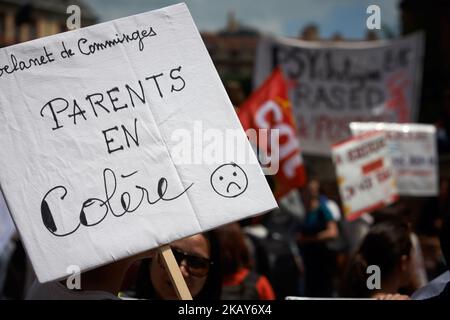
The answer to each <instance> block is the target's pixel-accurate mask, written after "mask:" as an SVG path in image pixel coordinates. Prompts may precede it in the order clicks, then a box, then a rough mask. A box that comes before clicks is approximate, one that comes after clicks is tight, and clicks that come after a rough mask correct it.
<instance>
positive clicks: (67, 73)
mask: <svg viewBox="0 0 450 320" xmlns="http://www.w3.org/2000/svg"><path fill="white" fill-rule="evenodd" d="M199 126H200V127H202V128H203V130H204V131H198V130H197V129H198V127H199ZM192 132H195V133H197V132H200V133H202V132H204V135H205V136H206V133H207V132H209V133H211V132H212V133H213V136H214V137H215V138H216V140H217V141H216V142H217V143H215V144H211V142H210V141H207V142H208V143H205V145H201V147H200V148H198V147H197V144H196V142H198V140H199V139H200V140H202V139H203V136H202V135H200V137H198V136H194V137H192V136H191V134H192ZM229 132H231V133H232V134H229V135H225V136H221V135H223V134H225V133H226V134H228V133H229ZM210 136H211V134H210ZM220 138H223V139H224V140H223V141H222V140H221V139H220ZM219 140H220V141H219ZM200 142H203V141H200ZM219 142H222V143H219ZM0 145H1V146H2V152H3V153H2V156H1V157H0V183H1V188H2V190H3V192H4V195H5V199H6V201H7V203H8V207H9V209H10V211H11V214H12V216H13V219H14V220H15V223H16V226H17V229H18V231H19V233H20V236H21V237H22V239H23V242H24V244H25V248H26V250H27V253H28V254H29V256H30V258H31V261H32V264H33V267H34V269H35V271H36V273H37V276H38V279H39V281H40V282H47V281H51V280H54V279H61V278H64V277H66V276H67V273H66V269H67V267H68V266H71V265H77V266H80V268H81V270H82V271H84V270H88V269H92V268H95V267H97V266H100V265H103V264H107V263H109V262H112V261H116V260H119V259H121V258H124V257H128V256H130V255H133V254H137V253H140V252H143V251H146V250H148V249H150V248H155V247H158V246H161V245H163V244H167V243H170V242H171V241H173V240H177V239H179V238H182V237H186V236H189V235H192V234H196V233H199V232H203V231H206V230H209V229H212V228H215V227H217V226H219V225H222V224H226V223H229V222H231V221H235V220H239V219H242V218H245V217H249V216H252V215H256V214H260V213H264V212H266V211H268V210H271V209H273V208H275V207H276V206H277V204H276V202H275V199H274V198H273V195H272V193H271V191H270V188H269V186H268V184H267V182H266V179H265V178H264V175H263V174H262V170H261V167H260V166H259V164H258V161H257V159H256V157H255V155H254V153H253V151H252V150H251V146H250V144H249V143H248V140H247V137H246V135H245V132H244V131H243V130H242V126H241V125H240V123H239V120H238V118H237V116H236V113H235V111H234V109H233V107H232V105H231V103H230V100H229V98H228V96H227V94H226V91H225V89H224V87H223V85H222V83H221V80H220V78H219V76H218V74H217V72H216V70H215V68H214V65H213V63H212V61H211V59H210V57H209V55H208V52H207V50H206V48H205V46H204V44H203V42H202V40H201V37H200V34H199V32H198V30H197V28H196V26H195V24H194V22H193V20H192V17H191V15H190V13H189V11H188V9H187V7H186V5H184V4H179V5H175V6H171V7H167V8H163V9H160V10H156V11H152V12H148V13H144V14H140V15H136V16H131V17H128V18H123V19H119V20H115V21H111V22H107V23H102V24H99V25H96V26H92V27H88V28H84V29H80V30H75V31H70V32H67V33H63V34H58V35H55V36H51V37H47V38H43V39H38V40H34V41H31V42H28V43H23V44H19V45H15V46H12V47H8V48H3V49H1V50H0ZM217 146H223V147H224V148H225V146H226V148H225V150H218V149H217V148H218V147H217ZM244 149H246V150H244ZM247 149H248V152H247ZM203 151H205V152H206V151H208V152H209V153H208V154H207V155H206V156H207V158H208V159H204V157H205V155H202V152H203ZM210 151H213V152H212V153H214V155H216V157H215V158H214V157H210V155H211V152H210ZM180 152H181V153H183V152H184V153H186V154H188V155H189V154H190V155H193V156H195V159H194V160H193V161H192V162H189V161H181V160H183V159H184V160H186V159H188V160H189V159H190V157H188V156H184V157H183V156H182V155H181V156H180ZM217 154H219V155H221V157H219V156H217ZM242 154H244V155H246V158H244V157H242V156H240V155H242ZM212 158H214V159H212ZM211 159H212V160H216V161H212V160H211ZM206 160H207V161H206Z"/></svg>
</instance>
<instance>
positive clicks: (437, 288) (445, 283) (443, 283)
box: [411, 215, 450, 301]
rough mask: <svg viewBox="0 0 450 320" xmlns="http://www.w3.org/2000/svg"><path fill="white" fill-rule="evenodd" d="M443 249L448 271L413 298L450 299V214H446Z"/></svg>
mask: <svg viewBox="0 0 450 320" xmlns="http://www.w3.org/2000/svg"><path fill="white" fill-rule="evenodd" d="M440 243H441V251H442V254H443V255H444V258H445V261H446V263H447V271H445V272H444V273H443V274H441V275H440V276H438V277H437V278H435V279H434V280H432V281H431V282H430V283H429V284H427V285H426V286H424V287H423V288H421V289H419V290H417V291H416V292H414V294H413V295H412V296H411V298H412V299H413V300H425V299H434V300H439V299H442V300H447V301H450V215H447V216H445V218H444V221H443V225H442V229H441V234H440Z"/></svg>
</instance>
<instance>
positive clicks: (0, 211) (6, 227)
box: [0, 192, 16, 255]
mask: <svg viewBox="0 0 450 320" xmlns="http://www.w3.org/2000/svg"><path fill="white" fill-rule="evenodd" d="M15 231H16V228H15V227H14V223H13V222H12V220H11V216H10V215H9V211H8V208H7V207H6V203H5V199H4V198H3V193H2V192H0V255H1V254H2V252H3V249H4V248H5V246H6V245H7V244H8V242H9V241H10V240H11V237H12V236H13V234H14V232H15Z"/></svg>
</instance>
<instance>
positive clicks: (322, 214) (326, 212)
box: [297, 182, 339, 297]
mask: <svg viewBox="0 0 450 320" xmlns="http://www.w3.org/2000/svg"><path fill="white" fill-rule="evenodd" d="M302 196H303V203H304V206H305V209H306V216H305V219H304V221H303V223H302V224H301V226H300V228H299V233H298V238H297V242H298V245H299V248H300V253H301V255H302V257H303V261H304V266H305V295H306V296H307V297H331V296H333V289H334V286H333V274H334V271H335V269H336V254H335V252H333V251H332V250H330V248H329V247H328V245H327V243H328V242H329V241H333V240H335V239H337V237H338V236H339V230H338V226H337V223H336V220H335V219H334V218H333V214H332V213H331V211H330V209H329V207H328V206H327V204H326V203H325V202H324V201H320V196H319V193H318V186H317V188H315V183H314V182H313V184H312V185H311V183H310V184H309V186H308V188H307V189H306V190H304V191H303V192H302Z"/></svg>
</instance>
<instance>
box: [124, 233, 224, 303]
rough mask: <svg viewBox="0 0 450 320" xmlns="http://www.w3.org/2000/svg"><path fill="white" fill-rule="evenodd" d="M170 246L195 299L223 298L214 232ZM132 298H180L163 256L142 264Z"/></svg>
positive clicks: (218, 252) (195, 236) (157, 256)
mask: <svg viewBox="0 0 450 320" xmlns="http://www.w3.org/2000/svg"><path fill="white" fill-rule="evenodd" d="M170 247H171V249H172V252H173V255H174V256H175V260H176V261H177V262H178V265H179V266H180V271H181V274H182V275H183V277H184V280H185V281H186V284H187V286H188V288H189V291H190V293H191V295H192V297H193V299H194V300H218V299H220V294H221V289H222V276H221V270H220V251H219V244H218V240H217V237H216V235H215V231H210V232H207V233H202V234H196V235H193V236H191V237H187V238H184V239H181V240H177V241H174V242H172V243H171V245H170ZM131 296H132V297H134V298H137V299H151V300H177V299H178V297H177V294H176V291H175V288H174V287H173V285H172V282H171V280H170V277H169V274H168V271H166V269H165V267H164V262H163V260H162V256H161V255H159V254H158V255H156V257H154V258H153V259H145V260H143V261H142V262H141V264H140V267H139V271H138V275H137V279H136V288H135V293H134V294H131Z"/></svg>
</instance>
